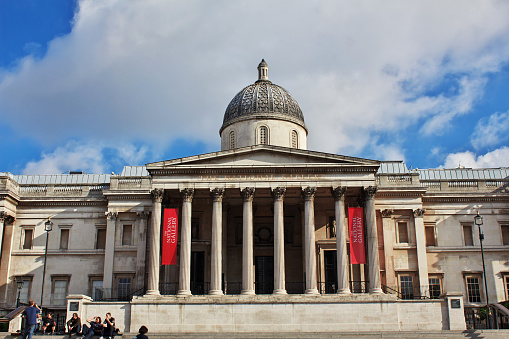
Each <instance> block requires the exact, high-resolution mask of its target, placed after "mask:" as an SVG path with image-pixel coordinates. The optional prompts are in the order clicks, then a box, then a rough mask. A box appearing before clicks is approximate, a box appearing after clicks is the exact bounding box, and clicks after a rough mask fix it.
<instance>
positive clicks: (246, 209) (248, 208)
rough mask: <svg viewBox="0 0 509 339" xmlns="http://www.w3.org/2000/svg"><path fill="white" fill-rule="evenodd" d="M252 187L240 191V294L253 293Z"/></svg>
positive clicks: (253, 190)
mask: <svg viewBox="0 0 509 339" xmlns="http://www.w3.org/2000/svg"><path fill="white" fill-rule="evenodd" d="M254 192H255V189H254V187H246V188H244V189H242V190H241V191H240V194H241V195H242V199H243V201H244V204H243V207H242V294H250V295H253V294H255V290H254V272H253V262H254V258H253V196H254Z"/></svg>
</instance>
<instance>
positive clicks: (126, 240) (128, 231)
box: [122, 225, 133, 246]
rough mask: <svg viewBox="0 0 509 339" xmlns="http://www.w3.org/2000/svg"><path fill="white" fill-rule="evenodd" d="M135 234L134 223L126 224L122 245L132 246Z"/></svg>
mask: <svg viewBox="0 0 509 339" xmlns="http://www.w3.org/2000/svg"><path fill="white" fill-rule="evenodd" d="M132 235H133V226H132V225H124V231H123V233H122V245H123V246H130V245H132V244H131V238H132Z"/></svg>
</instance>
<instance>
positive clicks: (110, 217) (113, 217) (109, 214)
mask: <svg viewBox="0 0 509 339" xmlns="http://www.w3.org/2000/svg"><path fill="white" fill-rule="evenodd" d="M104 214H105V215H106V218H107V219H108V220H117V216H118V212H104Z"/></svg>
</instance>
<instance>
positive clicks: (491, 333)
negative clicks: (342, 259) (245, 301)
mask: <svg viewBox="0 0 509 339" xmlns="http://www.w3.org/2000/svg"><path fill="white" fill-rule="evenodd" d="M147 335H148V337H149V338H150V339H171V338H203V339H205V338H207V339H208V338H214V339H223V338H226V339H230V338H231V339H233V338H239V339H243V338H246V339H247V338H249V339H255V338H260V339H268V338H341V339H360V338H367V339H382V338H384V339H385V338H398V339H420V338H423V339H424V338H426V339H457V338H476V339H477V338H479V339H480V338H486V339H495V338H497V339H500V338H509V330H475V331H420V332H355V333H352V332H335V333H332V332H331V333H183V334H182V333H157V334H151V333H147ZM135 336H136V333H124V334H123V335H122V336H116V337H115V338H117V339H133V338H134V337H135ZM4 338H5V339H19V338H21V336H11V335H6V336H2V335H1V334H0V339H4ZM32 338H34V339H68V338H69V337H68V336H66V335H61V334H60V335H44V336H41V335H34V336H33V337H32ZM72 338H73V339H74V338H81V336H78V337H75V336H73V337H72ZM92 338H94V339H97V338H98V337H96V336H94V337H92Z"/></svg>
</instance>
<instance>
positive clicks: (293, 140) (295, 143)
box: [292, 130, 299, 148]
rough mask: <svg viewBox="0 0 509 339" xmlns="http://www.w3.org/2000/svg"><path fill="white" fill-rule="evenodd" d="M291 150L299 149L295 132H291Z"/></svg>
mask: <svg viewBox="0 0 509 339" xmlns="http://www.w3.org/2000/svg"><path fill="white" fill-rule="evenodd" d="M292 148H299V135H298V134H297V131H296V130H293V131H292Z"/></svg>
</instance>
